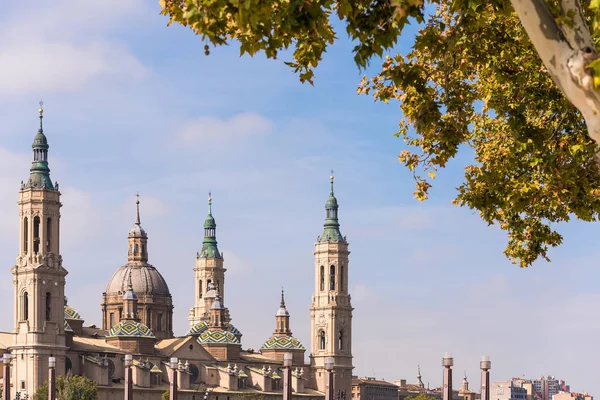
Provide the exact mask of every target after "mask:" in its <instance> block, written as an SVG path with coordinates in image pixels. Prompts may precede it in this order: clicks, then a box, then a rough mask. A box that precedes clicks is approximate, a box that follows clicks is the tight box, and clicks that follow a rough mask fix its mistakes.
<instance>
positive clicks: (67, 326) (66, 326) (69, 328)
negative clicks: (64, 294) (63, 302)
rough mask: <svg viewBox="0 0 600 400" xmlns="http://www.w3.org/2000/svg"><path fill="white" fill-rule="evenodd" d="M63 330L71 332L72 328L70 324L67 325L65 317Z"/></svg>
mask: <svg viewBox="0 0 600 400" xmlns="http://www.w3.org/2000/svg"><path fill="white" fill-rule="evenodd" d="M65 308H66V307H65ZM65 332H73V328H71V325H69V323H68V322H67V320H66V319H65Z"/></svg>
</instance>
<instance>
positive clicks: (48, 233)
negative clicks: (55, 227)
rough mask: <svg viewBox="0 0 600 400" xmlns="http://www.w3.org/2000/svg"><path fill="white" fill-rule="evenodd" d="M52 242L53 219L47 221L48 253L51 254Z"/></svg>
mask: <svg viewBox="0 0 600 400" xmlns="http://www.w3.org/2000/svg"><path fill="white" fill-rule="evenodd" d="M51 240H52V218H48V219H47V220H46V252H48V253H50V241H51Z"/></svg>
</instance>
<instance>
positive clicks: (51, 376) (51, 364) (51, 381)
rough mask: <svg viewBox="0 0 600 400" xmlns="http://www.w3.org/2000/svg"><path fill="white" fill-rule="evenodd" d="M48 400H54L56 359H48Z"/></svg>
mask: <svg viewBox="0 0 600 400" xmlns="http://www.w3.org/2000/svg"><path fill="white" fill-rule="evenodd" d="M48 400H56V357H48Z"/></svg>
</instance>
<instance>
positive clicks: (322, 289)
mask: <svg viewBox="0 0 600 400" xmlns="http://www.w3.org/2000/svg"><path fill="white" fill-rule="evenodd" d="M320 279H321V291H324V290H325V267H324V266H322V265H321V278H320Z"/></svg>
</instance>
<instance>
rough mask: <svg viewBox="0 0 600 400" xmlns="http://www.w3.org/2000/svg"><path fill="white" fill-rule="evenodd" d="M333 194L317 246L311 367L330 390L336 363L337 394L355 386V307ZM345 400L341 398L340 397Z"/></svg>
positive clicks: (319, 386)
mask: <svg viewBox="0 0 600 400" xmlns="http://www.w3.org/2000/svg"><path fill="white" fill-rule="evenodd" d="M330 179H331V193H330V194H329V198H328V199H327V203H325V210H326V219H325V226H324V231H323V234H322V235H321V236H319V237H318V238H317V243H316V244H315V251H314V256H315V294H314V295H313V297H312V306H311V308H310V322H311V364H312V366H313V372H314V374H315V376H314V379H315V383H316V388H317V389H318V390H319V391H323V392H324V391H326V385H327V374H326V371H325V359H326V358H328V357H332V358H333V360H334V367H333V372H334V393H335V396H337V394H338V391H339V393H340V395H341V394H342V393H343V392H344V391H345V394H346V398H350V393H351V391H350V389H351V385H352V369H353V366H352V310H353V309H352V305H351V304H350V294H349V293H348V255H349V254H350V252H349V251H348V242H347V241H346V238H345V237H344V236H342V234H341V232H340V224H339V221H338V202H337V199H336V198H335V195H334V194H333V179H334V178H333V175H332V176H331V178H330ZM340 397H341V396H340Z"/></svg>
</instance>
